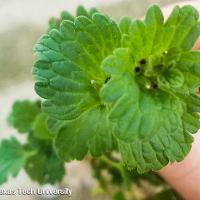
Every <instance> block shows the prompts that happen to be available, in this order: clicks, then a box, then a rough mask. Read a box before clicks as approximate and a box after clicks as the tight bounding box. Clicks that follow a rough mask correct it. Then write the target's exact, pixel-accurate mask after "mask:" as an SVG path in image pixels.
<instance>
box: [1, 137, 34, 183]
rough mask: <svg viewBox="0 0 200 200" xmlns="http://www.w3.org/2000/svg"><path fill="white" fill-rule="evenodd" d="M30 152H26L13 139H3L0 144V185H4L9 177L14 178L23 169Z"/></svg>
mask: <svg viewBox="0 0 200 200" xmlns="http://www.w3.org/2000/svg"><path fill="white" fill-rule="evenodd" d="M31 155H32V153H31V152H26V151H25V150H24V148H23V146H22V145H21V144H20V143H19V142H18V140H17V139H15V138H14V137H12V138H10V139H4V140H2V141H1V144H0V184H2V183H5V182H6V181H7V179H8V177H9V176H13V177H16V176H17V175H18V173H19V171H20V170H21V169H22V168H23V167H24V165H25V164H26V161H27V159H28V157H29V156H31Z"/></svg>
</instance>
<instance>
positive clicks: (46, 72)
mask: <svg viewBox="0 0 200 200" xmlns="http://www.w3.org/2000/svg"><path fill="white" fill-rule="evenodd" d="M119 45H120V32H119V29H118V27H117V25H116V24H115V23H114V22H113V21H112V20H111V19H109V18H108V17H106V16H104V15H102V14H99V13H95V14H94V15H93V16H92V19H91V18H88V17H86V16H79V17H77V18H76V19H75V22H74V23H73V22H71V21H67V20H66V21H63V22H62V23H61V25H60V30H58V31H57V32H56V34H55V30H52V31H50V32H49V33H48V34H46V35H44V36H43V37H42V38H41V39H40V40H39V41H38V43H37V44H36V46H35V50H36V52H37V55H38V61H37V62H36V63H35V66H34V70H33V74H34V76H35V78H36V84H35V90H36V92H37V93H38V95H40V96H41V97H42V98H44V99H46V101H44V102H43V104H42V110H43V111H44V112H45V113H46V114H48V115H49V116H50V117H52V118H56V119H61V120H69V119H75V118H77V117H79V116H80V115H81V114H82V113H84V112H86V111H87V110H88V109H90V108H91V107H93V106H96V105H99V104H100V101H99V98H98V90H99V87H100V85H101V84H102V83H103V82H104V81H105V79H106V76H105V74H104V73H103V71H102V70H101V68H100V66H101V62H102V60H103V59H104V58H105V57H106V56H107V55H109V54H111V53H112V51H113V50H114V48H116V47H117V46H119ZM94 51H95V54H94Z"/></svg>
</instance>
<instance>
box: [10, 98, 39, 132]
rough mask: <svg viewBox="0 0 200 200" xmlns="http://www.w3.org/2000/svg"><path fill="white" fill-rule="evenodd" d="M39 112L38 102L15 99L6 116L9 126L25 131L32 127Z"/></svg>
mask: <svg viewBox="0 0 200 200" xmlns="http://www.w3.org/2000/svg"><path fill="white" fill-rule="evenodd" d="M39 113H40V104H38V103H37V102H30V101H27V100H25V101H16V102H15V103H14V104H13V106H12V111H11V113H10V115H9V117H8V122H9V124H10V125H11V126H13V127H14V128H16V129H17V131H18V132H19V133H27V132H29V131H30V129H31V128H32V125H33V122H34V120H35V118H36V116H37V115H38V114H39Z"/></svg>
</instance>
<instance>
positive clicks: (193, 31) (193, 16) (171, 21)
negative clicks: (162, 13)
mask: <svg viewBox="0 0 200 200" xmlns="http://www.w3.org/2000/svg"><path fill="white" fill-rule="evenodd" d="M198 19H199V14H198V11H197V10H196V9H195V8H194V7H192V6H190V5H186V6H183V7H182V8H179V7H178V6H177V7H175V8H174V10H173V11H172V13H171V15H170V16H169V18H168V20H167V22H166V26H175V27H176V31H175V32H174V34H173V40H172V41H171V44H170V47H171V48H172V47H178V46H180V47H181V48H183V49H184V50H190V49H191V48H192V47H193V45H194V43H195V41H196V40H197V38H198V36H199V34H200V25H199V22H198Z"/></svg>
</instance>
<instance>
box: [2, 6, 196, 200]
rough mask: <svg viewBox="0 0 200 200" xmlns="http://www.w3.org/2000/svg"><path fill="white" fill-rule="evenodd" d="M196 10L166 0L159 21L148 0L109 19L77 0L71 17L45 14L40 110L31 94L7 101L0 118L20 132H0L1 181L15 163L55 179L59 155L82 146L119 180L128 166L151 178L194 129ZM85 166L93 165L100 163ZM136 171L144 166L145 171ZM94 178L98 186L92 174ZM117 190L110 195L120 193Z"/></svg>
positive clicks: (82, 153)
mask: <svg viewBox="0 0 200 200" xmlns="http://www.w3.org/2000/svg"><path fill="white" fill-rule="evenodd" d="M198 18H199V15H198V12H197V11H196V9H195V8H193V7H192V6H184V7H182V8H180V7H178V6H176V7H175V8H174V10H173V11H172V13H171V15H170V16H169V18H168V19H167V20H166V21H164V17H163V14H162V12H161V10H160V8H159V7H158V6H157V5H152V6H151V7H150V8H149V9H148V11H147V13H146V16H145V18H144V20H138V19H133V20H132V19H130V18H128V17H122V19H121V20H120V22H119V23H118V24H117V23H115V22H114V21H113V20H112V19H111V18H109V17H108V16H106V15H104V14H102V13H100V12H98V11H97V10H96V9H91V10H90V11H86V10H85V9H84V8H83V7H81V6H80V7H78V9H77V16H76V17H73V16H71V15H70V14H69V13H67V12H63V13H62V14H61V19H51V20H50V23H49V28H48V31H47V33H46V34H45V35H43V36H42V37H41V38H40V39H39V41H38V42H37V44H36V45H35V51H36V53H37V56H38V60H37V62H36V63H35V65H34V68H33V75H34V77H35V80H36V83H35V90H36V92H37V94H38V95H39V96H40V97H42V98H43V99H45V100H43V101H42V104H41V109H42V111H41V110H40V106H39V105H40V103H39V102H29V101H22V102H16V103H15V104H14V106H13V111H12V113H11V115H10V117H9V121H10V124H11V125H13V126H14V127H15V128H16V129H17V130H18V131H19V132H26V133H28V140H27V143H26V144H24V145H21V144H20V143H19V142H18V141H17V140H16V139H10V140H5V141H2V144H1V146H0V154H2V156H1V159H0V163H4V165H2V166H4V167H2V169H0V180H2V181H1V183H3V182H5V181H6V178H7V176H8V175H9V174H12V175H16V174H17V173H18V171H19V170H20V168H21V167H25V169H26V171H27V173H28V174H29V175H30V176H31V178H32V179H33V180H37V181H38V182H39V183H41V184H44V183H55V182H56V181H60V180H61V178H62V177H63V175H64V162H65V161H66V162H70V161H72V160H75V159H76V160H82V159H84V158H85V157H86V155H90V156H92V157H95V158H96V157H97V161H98V162H100V163H101V162H103V163H104V164H106V167H105V168H106V169H107V170H108V171H109V172H110V173H111V175H113V174H112V172H111V171H110V170H109V169H110V167H111V168H112V167H114V169H117V170H118V172H117V173H115V174H114V175H113V177H114V178H117V177H119V174H121V175H122V179H121V183H122V182H123V183H124V181H125V183H127V180H129V179H130V180H129V181H128V182H129V183H130V182H131V183H132V182H134V181H136V180H137V178H135V176H132V175H131V174H136V176H137V177H139V178H138V180H144V179H145V180H146V181H149V182H150V183H152V182H151V181H150V179H151V178H150V177H154V178H155V177H157V176H158V175H156V174H155V173H154V172H152V171H156V170H159V169H161V168H162V167H163V166H165V165H167V164H168V163H169V162H175V161H181V160H183V159H184V157H185V156H186V155H187V154H188V152H189V151H190V149H191V145H192V141H193V137H192V134H194V133H196V132H197V130H198V129H199V128H200V121H199V115H198V112H199V111H200V97H199V96H198V95H197V91H198V87H199V86H200V51H194V50H191V49H192V47H193V45H194V43H195V41H196V39H197V38H198V36H199V34H200V23H199V21H198ZM13 148H15V149H16V150H17V151H16V150H15V151H13ZM5 151H7V152H10V153H7V154H4V152H5ZM2 152H3V153H2ZM113 152H115V153H119V155H118V156H119V159H117V160H116V159H113V155H112V154H113ZM13 157H14V159H13ZM95 158H94V159H95ZM94 159H93V160H94ZM95 160H96V159H95ZM8 161H9V162H8ZM7 162H8V163H7ZM13 162H15V163H18V165H17V167H14V168H13ZM41 163H42V164H41ZM92 163H93V164H94V162H93V161H92ZM95 163H96V162H95ZM93 164H92V166H94V165H93ZM7 166H9V167H7ZM95 166H96V167H94V171H96V170H97V171H98V170H99V171H101V167H100V166H102V165H99V164H98V165H95ZM104 166H105V165H104ZM127 169H128V170H127ZM129 170H132V171H129ZM55 171H56V172H57V173H55ZM149 171H151V172H149ZM138 172H139V173H147V172H149V174H147V177H149V178H144V177H146V176H144V175H139V174H138ZM124 174H126V175H124ZM148 175H149V176H148ZM96 177H97V178H98V179H99V182H100V184H101V186H102V188H104V190H105V191H106V188H107V186H106V184H105V181H103V184H102V180H101V179H102V176H100V175H98V176H96ZM131 177H133V178H131ZM139 182H140V181H139ZM161 182H162V184H161ZM161 182H160V185H162V186H163V185H166V184H165V183H164V181H161ZM134 183H136V184H137V181H136V182H134ZM108 184H110V183H107V185H108ZM118 185H120V184H118ZM125 185H126V186H127V184H125ZM129 185H130V184H129ZM168 187H169V186H167V190H168ZM164 188H165V189H164V190H163V192H164V194H165V193H166V187H164ZM126 189H127V190H130V186H127V187H126ZM121 192H124V190H122V191H120V192H117V193H115V194H111V196H112V197H113V199H127V198H128V197H125V196H124V195H125V194H122V193H121ZM162 194H163V193H162ZM162 194H161V196H162ZM168 194H171V195H175V194H174V192H171V193H168ZM132 195H133V194H132ZM152 198H154V197H152ZM156 198H157V199H159V198H160V199H163V197H155V199H156ZM169 198H171V199H172V198H178V197H172V196H170V197H169ZM169 198H168V199H169Z"/></svg>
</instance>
